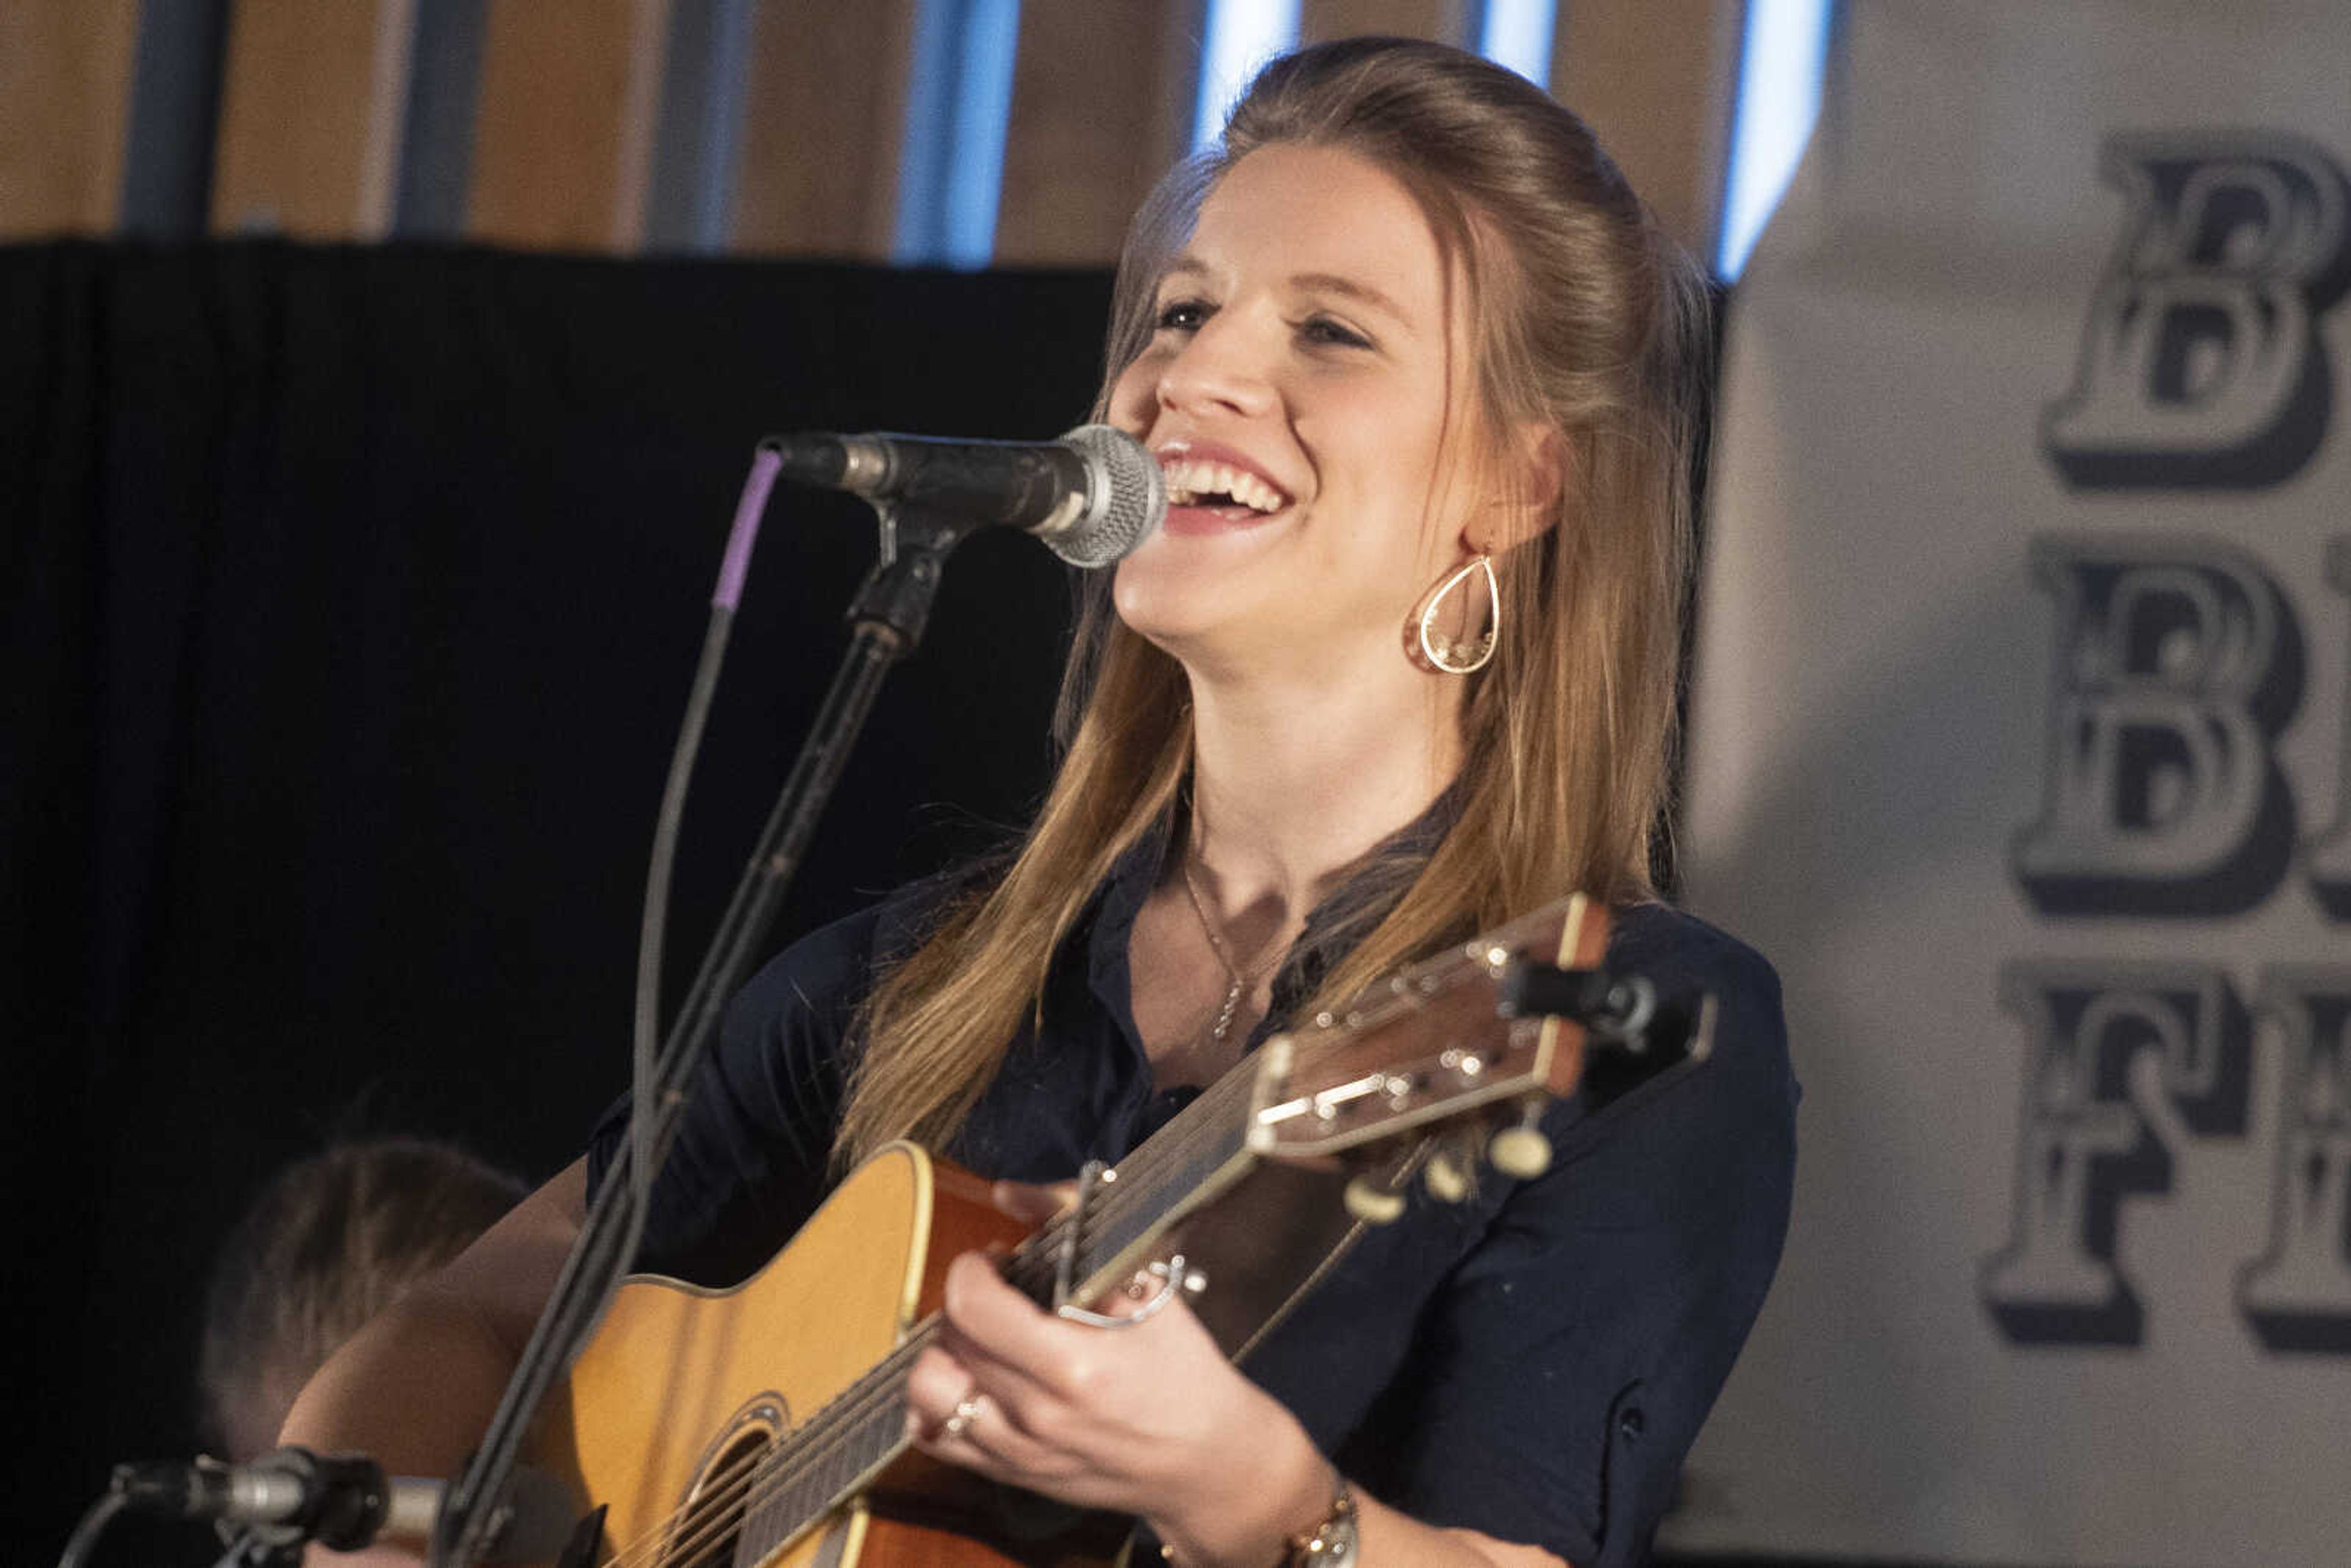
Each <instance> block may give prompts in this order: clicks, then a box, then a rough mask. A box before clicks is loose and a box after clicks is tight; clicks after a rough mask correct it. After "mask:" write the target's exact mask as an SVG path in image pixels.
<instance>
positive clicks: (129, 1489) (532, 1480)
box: [113, 1447, 578, 1563]
mask: <svg viewBox="0 0 2351 1568" xmlns="http://www.w3.org/2000/svg"><path fill="white" fill-rule="evenodd" d="M113 1490H114V1491H115V1492H116V1493H117V1494H118V1495H120V1497H121V1498H122V1499H123V1501H124V1503H125V1505H126V1506H128V1507H131V1508H134V1509H137V1510H139V1511H141V1512H145V1513H154V1514H162V1515H165V1516H168V1517H170V1518H173V1519H193V1520H216V1521H221V1522H222V1523H225V1524H232V1525H242V1526H246V1527H248V1528H251V1529H253V1530H254V1531H256V1534H259V1535H260V1536H262V1537H263V1538H264V1539H265V1540H267V1541H271V1542H277V1543H280V1544H285V1545H292V1544H295V1543H297V1542H305V1541H315V1542H319V1544H320V1545H321V1546H327V1547H330V1548H332V1549H333V1550H335V1551H337V1552H356V1551H358V1550H359V1549H360V1547H362V1546H367V1545H370V1544H372V1543H373V1542H379V1541H381V1542H396V1543H399V1544H402V1545H409V1546H418V1547H423V1546H429V1545H430V1544H431V1542H432V1540H433V1534H434V1528H435V1526H436V1525H437V1524H438V1523H439V1521H440V1518H441V1502H442V1498H443V1496H444V1494H445V1493H446V1492H447V1490H448V1486H447V1483H445V1482H443V1481H437V1480H423V1479H418V1478H416V1477H413V1476H387V1475H385V1474H384V1472H383V1467H382V1466H381V1465H379V1464H377V1463H376V1462H375V1461H374V1460H373V1459H371V1458H368V1457H367V1456H366V1455H364V1454H315V1453H312V1452H311V1451H310V1450H309V1449H308V1448H293V1447H287V1448H277V1449H275V1450H273V1451H271V1452H269V1453H266V1454H264V1455H263V1456H261V1458H257V1459H255V1460H253V1461H251V1462H250V1463H248V1464H242V1465H229V1464H223V1463H222V1462H221V1461H220V1460H218V1459H212V1458H200V1459H197V1460H195V1461H194V1462H193V1463H191V1464H183V1463H180V1462H179V1461H177V1460H172V1459H165V1460H160V1461H157V1462H154V1463H150V1464H131V1465H117V1466H115V1467H114V1479H113ZM501 1508H502V1511H503V1512H504V1514H505V1518H504V1519H503V1520H501V1521H499V1522H498V1524H497V1525H496V1530H495V1531H494V1533H493V1535H492V1537H491V1542H490V1550H489V1559H490V1561H492V1562H499V1563H534V1562H546V1561H550V1560H552V1559H554V1558H555V1557H557V1556H559V1554H560V1553H561V1552H562V1551H563V1548H564V1546H565V1545H566V1543H567V1542H569V1539H570V1537H571V1534H572V1531H573V1530H574V1528H575V1526H576V1525H577V1524H578V1520H577V1518H576V1516H575V1515H574V1513H573V1511H572V1508H571V1502H570V1500H569V1498H568V1497H567V1496H566V1495H565V1494H564V1490H563V1488H562V1486H561V1485H560V1484H559V1483H558V1482H557V1481H556V1480H554V1479H552V1478H550V1477H549V1476H545V1475H541V1474H539V1473H538V1471H535V1470H530V1469H518V1470H517V1471H516V1472H515V1479H514V1481H513V1484H512V1486H511V1488H510V1489H509V1490H508V1492H507V1500H506V1501H505V1503H504V1504H502V1505H501Z"/></svg>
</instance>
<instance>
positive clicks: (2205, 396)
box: [1666, 0, 2351, 1568]
mask: <svg viewBox="0 0 2351 1568" xmlns="http://www.w3.org/2000/svg"><path fill="white" fill-rule="evenodd" d="M2346 173H2351V6H2344V5H2302V6H2286V5H2261V4H2250V3H2244V0H2215V3H2213V4H2210V5H2158V4H2124V3H2111V4H2088V3H2078V4H2063V5H2060V4H2002V5H1990V4H1966V5H1953V4H1949V0H1911V3H1905V4H1896V3H1892V0H1854V3H1853V4H1851V5H1848V6H1847V7H1846V14H1845V16H1844V25H1843V27H1842V31H1841V34H1840V37H1839V40H1838V44H1837V47H1836V49H1835V51H1834V55H1833V57H1832V60H1831V64H1830V71H1829V83H1828V95H1827V99H1826V101H1825V103H1824V105H1823V114H1822V118H1821V121H1820V127H1819V130H1818V131H1817V132H1816V134H1815V138H1814V141H1813V146H1812V149H1811V151H1810V152H1809V154H1808V156H1807V160H1806V163H1805V167H1804V171H1803V172H1802V174H1801V175H1800V176H1799V179H1798V183H1797V186H1796V189H1795V190H1794V191H1793V192H1792V194H1791V198H1790V202H1789V204H1788V205H1787V206H1786V207H1785V208H1784V209H1783V210H1782V213H1781V214H1780V216H1779V218H1778V219H1777V220H1776V221H1775V223H1774V225H1773V226H1772V228H1771V231H1770V232H1769V234H1768V235H1766V236H1765V239H1764V242H1763V244H1762V246H1761V249H1760V250H1759V251H1758V253H1757V255H1756V257H1755V260H1754V263H1753V265H1752V267H1750V271H1749V272H1748V274H1747V276H1746V277H1745V278H1744V279H1743V280H1742V281H1741V283H1740V286H1739V289H1738V292H1737V295H1736V297H1735V299H1734V302H1733V306H1732V309H1731V314H1730V323H1729V349H1728V357H1727V361H1726V366H1725V372H1724V374H1725V381H1724V402H1723V412H1722V423H1721V425H1720V432H1719V443H1718V445H1717V447H1716V464H1715V480H1714V491H1713V497H1712V506H1711V513H1710V517H1711V523H1710V535H1709V538H1708V559H1707V574H1706V580H1705V585H1704V593H1703V609H1702V616H1701V627H1700V648H1699V663H1698V691H1697V695H1696V706H1695V710H1694V719H1693V728H1692V741H1693V752H1692V790H1691V798H1690V808H1689V812H1688V818H1687V835H1686V841H1685V868H1686V873H1687V891H1688V894H1689V898H1690V902H1691V904H1692V905H1693V906H1694V907H1695V908H1696V909H1698V911H1699V912H1700V913H1702V914H1704V915H1708V917H1710V918H1712V919H1715V920H1717V921H1719V922H1720V923H1721V924H1723V925H1727V926H1729V928H1730V929H1732V930H1733V931H1736V932H1737V933H1739V934H1740V935H1741V936H1745V937H1747V938H1748V939H1749V940H1750V941H1752V942H1754V943H1755V944H1757V945H1758V946H1761V947H1762V948H1763V950H1764V951H1765V952H1766V953H1768V954H1769V955H1771V957H1772V958H1773V959H1774V960H1775V961H1776V962H1777V963H1778V965H1779V967H1780V971H1781V974H1782V977H1784V979H1785V981H1786V984H1787V1008H1788V1021H1789V1027H1790V1030H1791V1031H1792V1040H1793V1042H1794V1047H1795V1051H1796V1061H1797V1066H1798V1070H1799V1071H1800V1072H1801V1074H1802V1077H1803V1079H1804V1082H1805V1086H1806V1097H1805V1102H1804V1107H1803V1111H1802V1123H1801V1129H1802V1132H1801V1137H1802V1142H1801V1145H1800V1156H1799V1159H1800V1164H1799V1175H1798V1186H1797V1200H1796V1216H1795V1225H1794V1229H1793V1232H1792V1236H1791V1238H1790V1241H1789V1249H1788V1254H1787V1258H1786V1261H1785V1263H1784V1264H1783V1265H1782V1269H1781V1272H1780V1278H1779V1282H1778V1284H1777V1286H1776V1287H1775V1290H1774V1293H1773V1296H1772V1299H1771V1302H1770V1304H1769V1305H1768V1306H1767V1307H1766V1309H1765V1312H1764V1317H1763V1321H1762V1322H1761V1325H1760V1326H1759V1327H1758V1329H1757V1332H1756V1334H1755V1337H1754V1340H1753V1341H1752V1343H1750V1346H1749V1349H1748V1351H1747V1354H1746V1358H1745V1360H1744V1362H1743V1363H1742V1364H1741V1365H1740V1369H1739V1371H1738V1373H1737V1374H1736V1375H1734V1377H1733V1379H1732V1382H1731V1385H1730V1387H1729V1390H1728V1391H1727V1393H1726V1394H1725V1396H1724V1397H1723V1401H1722V1404H1721V1406H1719V1410H1718V1413H1717V1415H1716V1416H1715V1418H1714V1420H1713V1422H1712V1424H1711V1426H1710V1427H1708V1431H1707V1432H1706V1434H1705V1436H1704V1437H1702V1438H1701V1440H1700V1442H1699V1445H1698V1450H1697V1452H1696V1454H1695V1455H1694V1456H1693V1459H1692V1469H1691V1475H1690V1479H1689V1483H1688V1487H1687V1493H1686V1496H1685V1499H1684V1501H1683V1504H1682V1507H1681V1508H1680V1510H1679V1511H1677V1514H1676V1515H1675V1517H1674V1518H1673V1519H1672V1520H1671V1521H1669V1523H1668V1526H1667V1536H1666V1539H1667V1542H1669V1543H1670V1544H1671V1545H1673V1546H1675V1547H1677V1548H1681V1549H1688V1550H1700V1551H1704V1550H1750V1551H1762V1552H1786V1553H1832V1554H1849V1555H1856V1556H1871V1557H1881V1556H1882V1557H1899V1558H1909V1559H1921V1558H1923V1559H1930V1560H1931V1559H1941V1560H1946V1561H1959V1562H1965V1563H2018V1564H2032V1565H2035V1568H2048V1565H2053V1564H2058V1563H2085V1564H2087V1563H2095V1564H2106V1565H2114V1564H2137V1565H2148V1568H2158V1565H2160V1568H2168V1565H2172V1564H2179V1565H2182V1568H2186V1565H2199V1568H2201V1565H2209V1564H2236V1563H2261V1564H2263V1565H2264V1568H2290V1565H2295V1564H2301V1565H2307V1568H2322V1565H2323V1568H2341V1565H2342V1564H2344V1563H2351V790H2346V781H2351V726H2346V708H2351V672H2347V671H2346V666H2351V413H2346V405H2351V371H2346V364H2351V304H2346V302H2345V296H2346V290H2347V289H2351V178H2346Z"/></svg>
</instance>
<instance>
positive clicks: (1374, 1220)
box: [1346, 1176, 1404, 1225]
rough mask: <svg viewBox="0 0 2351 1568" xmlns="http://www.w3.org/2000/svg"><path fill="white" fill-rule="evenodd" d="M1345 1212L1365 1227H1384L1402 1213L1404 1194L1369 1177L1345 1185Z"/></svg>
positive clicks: (1356, 1179)
mask: <svg viewBox="0 0 2351 1568" xmlns="http://www.w3.org/2000/svg"><path fill="white" fill-rule="evenodd" d="M1346 1204H1347V1212H1348V1213H1349V1214H1351V1215H1353V1216H1354V1217H1355V1218H1357V1219H1360V1220H1362V1221H1363V1222H1364V1224H1366V1225H1386V1224H1388V1223H1389V1222H1391V1221H1392V1220H1394V1219H1395V1218H1397V1217H1398V1216H1399V1215H1401V1214H1403V1213H1404V1194H1402V1193H1400V1192H1398V1191H1396V1189H1395V1188H1394V1187H1392V1186H1383V1185H1382V1184H1380V1183H1378V1182H1375V1181H1374V1180H1373V1179H1372V1178H1371V1177H1369V1176H1357V1177H1355V1178H1354V1179H1353V1181H1350V1182H1349V1183H1348V1184H1347V1197H1346Z"/></svg>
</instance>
